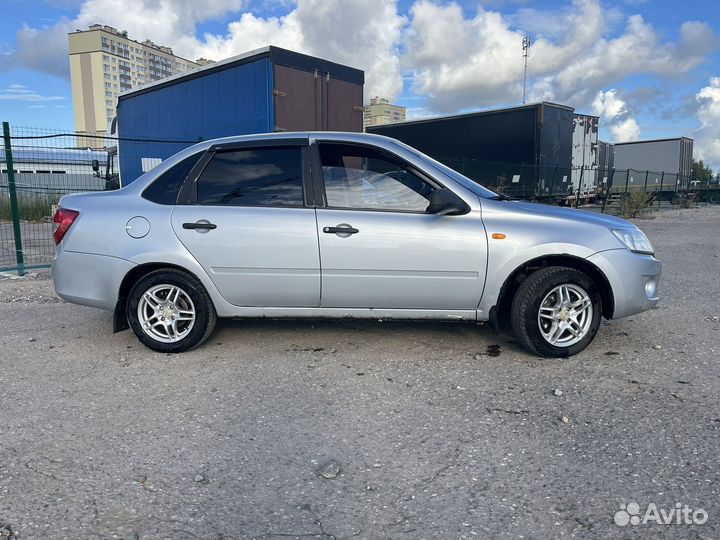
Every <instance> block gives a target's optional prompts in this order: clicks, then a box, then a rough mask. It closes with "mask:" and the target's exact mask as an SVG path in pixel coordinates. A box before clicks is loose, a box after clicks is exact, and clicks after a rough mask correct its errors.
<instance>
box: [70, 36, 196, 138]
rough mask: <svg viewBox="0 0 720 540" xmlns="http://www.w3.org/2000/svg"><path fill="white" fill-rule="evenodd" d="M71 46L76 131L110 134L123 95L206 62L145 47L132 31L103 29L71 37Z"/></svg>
mask: <svg viewBox="0 0 720 540" xmlns="http://www.w3.org/2000/svg"><path fill="white" fill-rule="evenodd" d="M68 41H69V46H70V79H71V84H72V97H73V109H74V113H75V130H76V131H78V132H84V133H88V134H101V135H103V134H106V133H109V132H110V126H111V124H112V120H113V118H114V117H115V107H116V105H117V96H118V94H120V93H122V92H125V91H127V90H132V89H134V88H139V87H141V86H143V85H145V84H148V83H151V82H154V81H159V80H161V79H165V78H167V77H171V76H173V75H180V74H183V73H185V72H187V71H189V70H193V69H195V68H197V67H199V66H200V65H201V64H202V63H206V62H207V61H205V60H201V61H199V62H200V63H196V62H192V61H191V60H187V59H186V58H181V57H179V56H176V55H175V54H173V51H172V49H171V48H169V47H163V46H161V45H157V44H155V43H153V42H152V41H150V40H145V41H143V42H142V43H140V42H139V41H135V40H133V39H130V38H129V37H128V33H127V31H118V30H116V29H115V28H113V27H111V26H103V25H100V24H94V25H92V26H90V27H89V29H88V30H76V31H75V32H70V33H69V34H68ZM100 146H102V144H100Z"/></svg>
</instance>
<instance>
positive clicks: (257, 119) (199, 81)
mask: <svg viewBox="0 0 720 540" xmlns="http://www.w3.org/2000/svg"><path fill="white" fill-rule="evenodd" d="M364 78H365V75H364V72H363V71H361V70H359V69H355V68H352V67H348V66H343V65H341V64H336V63H334V62H329V61H327V60H323V59H321V58H316V57H313V56H307V55H304V54H300V53H296V52H293V51H288V50H285V49H281V48H278V47H272V46H271V47H264V48H262V49H256V50H253V51H250V52H248V53H245V54H242V55H239V56H235V57H232V58H229V59H227V60H223V61H222V62H217V63H212V64H208V65H206V66H204V67H202V68H200V69H198V70H196V71H192V72H190V73H186V74H183V75H178V76H175V77H170V78H168V79H163V80H162V81H158V82H156V83H153V84H150V85H147V86H144V87H142V88H140V89H137V90H132V91H129V92H126V93H124V94H121V95H120V96H119V99H118V106H117V132H118V133H117V134H118V136H119V137H120V141H119V151H118V153H119V162H120V180H121V182H122V184H128V183H130V182H132V181H133V180H135V179H136V178H138V177H139V176H140V175H141V174H142V173H143V172H145V171H146V170H148V169H149V168H152V167H153V166H155V165H157V164H158V163H159V162H161V161H162V160H164V159H166V158H168V157H170V156H171V155H173V154H175V153H177V152H178V151H180V150H181V149H182V148H184V147H185V146H188V145H190V144H192V143H194V142H197V141H200V140H206V139H211V138H216V137H225V136H231V135H243V134H251V133H270V132H273V131H308V130H330V131H354V132H360V131H362V121H363V116H362V115H363V84H364ZM133 138H140V139H157V140H160V141H168V143H167V144H162V142H155V143H153V144H145V143H143V142H137V141H126V140H123V139H133ZM171 141H186V142H187V144H185V145H179V144H178V143H177V142H171Z"/></svg>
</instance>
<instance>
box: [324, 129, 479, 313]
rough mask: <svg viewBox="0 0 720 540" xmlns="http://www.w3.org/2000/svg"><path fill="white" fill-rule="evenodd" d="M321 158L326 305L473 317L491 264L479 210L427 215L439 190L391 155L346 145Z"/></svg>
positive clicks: (333, 146) (327, 148)
mask: <svg viewBox="0 0 720 540" xmlns="http://www.w3.org/2000/svg"><path fill="white" fill-rule="evenodd" d="M317 151H318V153H319V162H320V167H321V176H322V184H323V185H324V192H325V200H326V206H325V207H319V208H318V209H317V222H318V236H319V242H320V258H321V261H322V298H321V306H322V307H333V308H385V309H422V310H431V309H438V310H475V309H476V307H477V305H478V302H479V300H480V297H481V295H482V289H483V285H484V281H485V267H486V261H487V242H486V238H485V229H484V226H483V224H482V220H481V218H480V213H479V211H477V210H475V211H472V212H470V213H469V214H466V215H462V216H440V215H435V214H428V213H427V212H426V208H427V206H428V202H429V196H430V192H431V191H432V190H433V189H436V188H438V187H440V186H439V185H438V184H437V183H436V182H435V181H434V180H433V179H432V178H429V177H428V176H426V175H424V174H423V173H422V172H421V171H417V170H415V169H414V168H413V167H411V166H409V165H407V164H406V163H404V162H403V161H402V160H401V159H400V158H398V157H396V156H393V155H391V154H388V153H387V152H384V151H380V150H378V149H376V148H372V147H368V146H362V145H353V144H347V143H319V144H318V145H317Z"/></svg>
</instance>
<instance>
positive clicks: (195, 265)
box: [53, 132, 660, 356]
mask: <svg viewBox="0 0 720 540" xmlns="http://www.w3.org/2000/svg"><path fill="white" fill-rule="evenodd" d="M53 221H54V224H55V229H54V236H55V242H56V244H57V252H56V256H55V259H54V263H53V279H54V282H55V289H56V291H57V293H58V294H59V295H60V296H61V297H62V298H64V299H65V300H67V301H69V302H75V303H78V304H83V305H86V306H93V307H97V308H102V309H107V310H112V311H113V312H114V320H113V326H114V330H115V331H121V330H124V329H127V328H128V327H129V328H132V330H133V331H134V332H135V334H136V335H137V337H138V338H139V339H140V341H142V342H143V343H144V344H145V345H147V346H148V347H150V348H151V349H154V350H156V351H164V352H180V351H185V350H188V349H192V348H194V347H197V346H199V345H200V344H201V343H203V341H205V340H206V339H207V338H208V337H209V336H210V334H211V332H212V331H213V327H214V326H215V322H216V320H217V318H218V317H337V318H369V319H441V320H469V321H485V322H488V323H489V324H490V326H491V328H493V329H494V330H495V331H504V330H512V332H513V333H514V334H515V336H516V339H517V340H518V341H519V342H520V343H522V345H523V346H524V347H525V348H526V349H527V350H528V351H531V352H532V353H534V354H538V355H543V356H569V355H572V354H575V353H577V352H579V351H581V350H582V349H584V348H585V347H586V346H587V345H588V344H589V343H590V342H591V341H592V339H593V338H594V337H595V334H596V333H597V331H598V327H599V325H600V319H601V317H605V318H608V319H609V318H620V317H626V316H628V315H632V314H635V313H639V312H641V311H644V310H647V309H649V308H652V307H653V306H655V304H657V302H658V292H657V291H658V279H659V276H660V263H659V262H658V261H657V260H656V259H655V257H654V256H653V248H652V246H651V244H650V242H649V241H648V239H647V238H646V237H645V235H644V234H643V233H642V232H641V231H640V230H639V229H638V228H637V227H636V226H635V225H633V224H631V223H628V222H627V221H624V220H622V219H618V218H615V217H610V216H607V215H602V214H595V213H589V212H583V211H579V210H574V209H566V208H557V207H551V206H545V205H540V204H531V203H524V202H516V201H510V200H507V199H506V198H504V197H502V196H498V195H497V194H495V193H493V192H492V191H489V190H487V189H485V188H483V187H482V186H480V185H478V184H477V183H475V182H473V181H471V180H469V179H467V178H466V177H464V176H462V175H461V174H459V173H458V172H456V171H454V170H452V169H450V168H448V167H446V166H444V165H442V164H441V163H438V162H437V161H435V160H433V159H431V158H429V157H428V156H425V155H423V154H421V153H420V152H418V151H416V150H414V149H413V148H411V147H409V146H407V145H404V144H402V143H400V142H398V141H396V140H393V139H389V138H386V137H381V136H377V135H367V134H357V133H332V132H320V133H283V134H268V135H253V136H241V137H231V138H224V139H217V140H212V141H206V142H202V143H200V144H197V145H195V146H192V147H190V148H187V149H185V150H183V151H181V152H180V153H178V154H177V155H175V156H173V157H172V158H170V159H168V160H167V161H165V162H164V163H162V164H161V165H159V166H157V167H156V168H155V169H153V170H152V171H150V172H148V173H146V174H144V175H143V176H141V177H140V178H139V179H137V180H136V181H135V182H133V183H131V184H130V185H128V186H126V187H123V188H122V189H120V190H118V191H114V192H103V193H87V194H78V195H67V196H65V197H63V198H62V200H61V201H60V208H59V209H58V211H57V213H56V214H55V216H54V219H53Z"/></svg>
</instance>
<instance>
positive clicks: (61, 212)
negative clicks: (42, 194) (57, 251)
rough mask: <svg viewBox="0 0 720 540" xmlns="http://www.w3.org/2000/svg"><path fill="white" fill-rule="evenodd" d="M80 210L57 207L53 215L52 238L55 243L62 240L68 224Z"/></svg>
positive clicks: (69, 224) (68, 226) (70, 223)
mask: <svg viewBox="0 0 720 540" xmlns="http://www.w3.org/2000/svg"><path fill="white" fill-rule="evenodd" d="M79 215H80V212H78V211H77V210H68V209H67V208H58V209H57V210H56V211H55V215H54V216H53V238H55V245H57V244H59V243H60V242H62V239H63V237H64V236H65V233H66V232H68V229H69V228H70V226H71V225H72V224H73V223H74V222H75V220H76V219H77V217H78V216H79Z"/></svg>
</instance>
